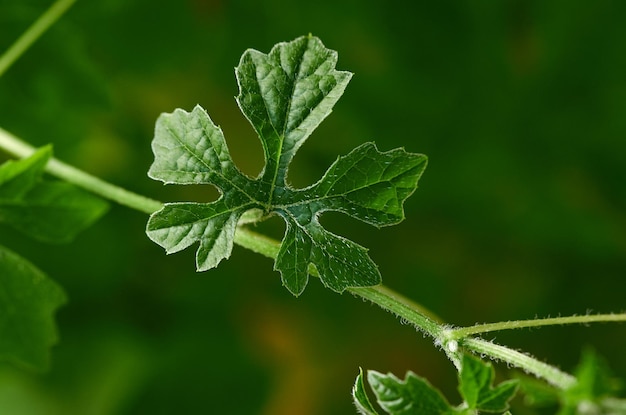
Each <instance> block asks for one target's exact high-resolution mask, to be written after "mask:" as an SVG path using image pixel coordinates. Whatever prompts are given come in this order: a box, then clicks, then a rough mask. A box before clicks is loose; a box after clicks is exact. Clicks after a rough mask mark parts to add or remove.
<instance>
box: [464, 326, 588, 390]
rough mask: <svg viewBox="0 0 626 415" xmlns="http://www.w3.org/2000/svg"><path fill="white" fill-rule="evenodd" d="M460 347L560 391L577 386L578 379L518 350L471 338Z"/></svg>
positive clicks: (465, 340)
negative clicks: (529, 374)
mask: <svg viewBox="0 0 626 415" xmlns="http://www.w3.org/2000/svg"><path fill="white" fill-rule="evenodd" d="M460 345H461V346H463V347H466V348H469V349H471V350H472V351H473V352H475V353H479V354H481V355H487V356H491V357H494V358H496V359H498V360H502V361H504V362H507V363H509V364H511V365H513V366H517V367H519V368H522V369H524V370H525V371H527V372H529V373H532V374H533V375H535V376H537V377H539V378H543V379H545V380H546V381H547V382H548V383H550V384H552V385H554V386H556V387H557V388H560V389H568V388H570V387H572V386H574V385H575V384H576V382H577V381H576V378H575V377H574V376H572V375H570V374H569V373H565V372H563V371H561V370H559V369H557V368H556V367H554V366H551V365H548V364H547V363H544V362H541V361H539V360H537V359H535V358H534V357H531V356H528V355H526V354H524V353H521V352H518V351H517V350H513V349H510V348H508V347H505V346H501V345H499V344H495V343H492V342H488V341H486V340H483V339H478V338H475V337H469V338H466V339H463V340H462V341H460Z"/></svg>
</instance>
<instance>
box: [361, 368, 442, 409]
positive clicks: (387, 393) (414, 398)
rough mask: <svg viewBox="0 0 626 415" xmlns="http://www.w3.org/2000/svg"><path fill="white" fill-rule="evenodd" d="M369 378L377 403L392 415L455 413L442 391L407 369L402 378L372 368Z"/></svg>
mask: <svg viewBox="0 0 626 415" xmlns="http://www.w3.org/2000/svg"><path fill="white" fill-rule="evenodd" d="M367 380H368V381H369V384H370V386H371V387H372V390H373V391H374V393H375V394H376V398H377V400H378V404H379V405H380V406H381V407H382V408H383V409H384V410H385V411H386V412H387V413H389V414H392V415H424V414H429V415H440V414H450V413H453V412H454V409H453V408H452V407H451V406H450V404H449V403H448V401H447V400H446V398H444V397H443V395H442V394H441V392H439V391H438V390H437V389H435V388H434V387H433V386H432V385H431V384H430V383H429V382H428V381H427V380H426V379H423V378H421V377H419V376H417V375H415V374H414V373H413V372H408V373H407V375H406V378H405V380H400V379H398V378H397V377H395V376H394V375H393V374H391V373H389V374H387V375H383V374H382V373H379V372H376V371H374V370H369V371H368V372H367Z"/></svg>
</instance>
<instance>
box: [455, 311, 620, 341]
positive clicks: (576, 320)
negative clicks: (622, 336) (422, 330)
mask: <svg viewBox="0 0 626 415" xmlns="http://www.w3.org/2000/svg"><path fill="white" fill-rule="evenodd" d="M608 322H626V313H622V314H588V315H584V316H568V317H553V318H542V319H535V320H516V321H503V322H500V323H488V324H477V325H475V326H471V327H460V328H455V329H451V330H450V331H449V333H450V337H451V338H452V339H461V338H463V337H467V336H471V335H474V334H480V333H489V332H492V331H501V330H511V329H522V328H529V327H541V326H557V325H564V324H588V323H608Z"/></svg>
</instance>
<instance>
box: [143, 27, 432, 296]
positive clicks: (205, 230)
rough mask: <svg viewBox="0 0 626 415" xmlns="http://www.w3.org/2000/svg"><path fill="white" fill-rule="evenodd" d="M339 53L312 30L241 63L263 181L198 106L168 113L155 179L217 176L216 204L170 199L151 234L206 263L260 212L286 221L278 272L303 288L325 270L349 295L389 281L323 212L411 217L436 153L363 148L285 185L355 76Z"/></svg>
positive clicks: (376, 218)
mask: <svg viewBox="0 0 626 415" xmlns="http://www.w3.org/2000/svg"><path fill="white" fill-rule="evenodd" d="M336 61H337V54H336V52H334V51H332V50H329V49H326V48H325V47H324V45H323V44H322V42H321V41H320V40H319V39H318V38H316V37H313V36H304V37H300V38H298V39H296V40H294V41H292V42H287V43H279V44H278V45H276V46H275V47H274V48H273V49H272V50H271V51H270V53H269V54H263V53H261V52H258V51H255V50H248V51H246V52H245V53H244V54H243V56H242V58H241V61H240V63H239V66H238V67H237V68H236V70H235V71H236V76H237V81H238V84H239V88H240V93H239V96H238V97H237V102H238V104H239V106H240V108H241V110H242V112H243V113H244V115H245V116H246V118H247V119H248V120H249V121H250V123H251V124H252V126H253V128H254V129H255V131H256V132H257V133H258V135H259V138H260V139H261V142H262V144H263V150H264V155H265V167H264V169H263V171H262V172H261V174H260V175H259V176H258V177H257V178H254V179H253V178H250V177H248V176H246V175H245V174H243V173H241V172H240V171H239V169H237V167H236V166H235V165H234V163H233V161H232V159H231V157H230V154H229V151H228V147H227V145H226V141H225V139H224V135H223V133H222V130H221V129H220V128H219V127H218V126H216V125H215V124H214V123H213V121H212V120H211V119H210V117H209V116H208V114H207V113H206V112H205V111H204V110H203V109H202V108H201V107H199V106H196V107H195V108H194V109H193V111H192V112H186V111H183V110H181V109H177V110H175V111H174V112H173V113H170V114H162V115H161V116H160V117H159V119H158V120H157V123H156V128H155V137H154V140H153V141H152V149H153V152H154V155H155V160H154V163H153V164H152V166H151V167H150V170H149V172H148V175H149V176H150V177H151V178H153V179H156V180H160V181H162V182H164V183H166V184H211V185H213V186H215V187H217V188H218V189H219V191H220V193H221V196H220V198H219V199H218V200H216V201H215V202H211V203H195V202H188V203H168V204H166V205H165V206H164V207H163V208H162V209H161V210H159V211H158V212H155V213H154V214H153V215H152V216H151V217H150V219H149V221H148V224H147V227H146V233H147V235H148V236H149V237H150V239H152V240H153V241H154V242H156V243H158V244H159V245H161V246H162V247H163V248H165V250H166V252H167V253H174V252H178V251H181V250H183V249H185V248H187V247H189V246H190V245H192V244H194V243H199V247H198V250H197V252H196V266H197V269H198V271H205V270H208V269H210V268H213V267H215V266H217V264H218V263H219V262H220V261H221V260H222V259H225V258H228V257H229V256H230V253H231V251H232V247H233V241H234V234H235V230H236V226H237V223H238V221H239V219H240V218H241V217H242V215H244V214H245V213H246V212H248V211H250V210H253V209H254V210H259V211H261V212H263V213H264V216H269V215H276V214H277V215H280V216H281V217H282V218H283V219H284V220H285V222H286V224H287V228H286V232H285V236H284V238H283V241H282V243H281V247H280V250H279V253H278V256H277V258H276V262H275V265H274V268H275V269H276V270H278V271H280V273H281V278H282V282H283V284H284V285H285V286H286V287H287V288H288V289H289V291H291V292H292V293H293V294H294V295H299V294H301V293H302V291H303V290H304V288H305V287H306V285H307V283H308V278H309V277H308V270H309V266H310V265H311V264H312V265H314V266H315V267H316V268H317V271H318V273H319V274H320V279H321V280H322V282H323V284H324V285H326V286H327V287H329V288H331V289H332V290H334V291H337V292H342V291H343V290H345V289H346V288H348V287H358V286H371V285H376V284H379V283H380V280H381V277H380V273H379V272H378V269H377V267H376V265H375V264H374V262H373V261H372V260H371V258H370V257H369V255H368V254H367V249H366V248H364V247H362V246H360V245H358V244H356V243H354V242H352V241H350V240H348V239H345V238H343V237H341V236H338V235H335V234H333V233H331V232H329V231H327V230H326V229H324V228H323V227H322V225H321V224H320V223H319V216H320V215H321V214H322V213H323V212H326V211H338V212H342V213H345V214H347V215H349V216H352V217H354V218H356V219H359V220H361V221H363V222H366V223H369V224H371V225H373V226H377V227H380V226H388V225H393V224H396V223H398V222H400V221H401V220H402V219H404V212H403V206H402V204H403V202H404V200H406V198H408V197H409V196H410V195H411V193H413V191H414V190H415V189H416V187H417V181H418V180H419V178H420V176H421V174H422V173H423V171H424V169H425V167H426V163H427V158H426V156H424V155H421V154H413V153H407V152H406V151H404V150H403V149H395V150H391V151H387V152H380V151H379V150H378V149H377V148H376V146H375V145H374V144H373V143H366V144H363V145H361V146H359V147H357V148H356V149H354V150H353V151H351V152H350V153H349V154H347V155H345V156H342V157H339V158H338V159H337V160H336V161H335V162H334V163H333V164H332V165H331V166H330V168H329V169H328V170H327V172H326V173H325V174H324V176H323V177H322V179H320V181H319V182H317V183H315V184H314V185H312V186H309V187H307V188H304V189H294V188H292V187H290V186H289V185H288V183H287V181H286V177H287V173H288V167H289V164H290V162H291V160H292V159H293V156H294V155H295V154H296V151H297V150H298V149H299V148H300V146H301V145H302V144H303V143H304V141H305V140H306V139H307V138H308V137H309V135H310V134H311V133H312V131H313V130H314V129H315V128H316V127H317V126H318V125H319V124H320V123H321V122H322V120H323V119H324V118H325V117H326V116H328V114H330V112H331V110H332V107H333V106H334V104H335V103H336V102H337V100H338V99H339V97H340V96H341V95H342V93H343V91H344V89H345V87H346V85H347V83H348V81H349V80H350V78H351V74H350V73H349V72H342V71H337V70H335V63H336Z"/></svg>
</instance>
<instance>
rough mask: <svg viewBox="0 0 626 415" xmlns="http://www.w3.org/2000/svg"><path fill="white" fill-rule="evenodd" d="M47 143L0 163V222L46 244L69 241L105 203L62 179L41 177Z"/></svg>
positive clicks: (49, 152) (94, 218)
mask: <svg viewBox="0 0 626 415" xmlns="http://www.w3.org/2000/svg"><path fill="white" fill-rule="evenodd" d="M51 155H52V149H51V147H50V146H48V147H44V148H42V149H40V150H38V151H37V152H36V153H34V154H33V155H32V156H31V157H28V158H26V159H23V160H17V161H8V162H6V163H4V164H3V165H2V166H0V223H5V224H7V225H10V226H12V227H14V228H15V229H18V230H19V231H21V232H23V233H25V234H27V235H29V236H31V237H33V238H36V239H38V240H41V241H44V242H48V243H63V242H69V241H71V240H72V239H73V238H74V237H75V236H76V235H77V234H78V233H79V232H81V231H82V230H84V229H85V228H87V227H89V226H90V225H91V224H93V223H94V222H95V221H97V220H98V219H99V218H100V217H101V216H102V215H103V214H104V213H105V212H106V211H107V209H108V203H106V202H105V201H104V200H102V199H100V198H98V197H96V196H93V195H91V194H90V193H87V192H85V191H83V190H80V189H78V188H77V187H75V186H72V185H70V184H67V183H64V182H49V181H43V180H41V176H42V173H43V169H44V167H45V165H46V163H47V162H48V160H49V158H50V157H51Z"/></svg>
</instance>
